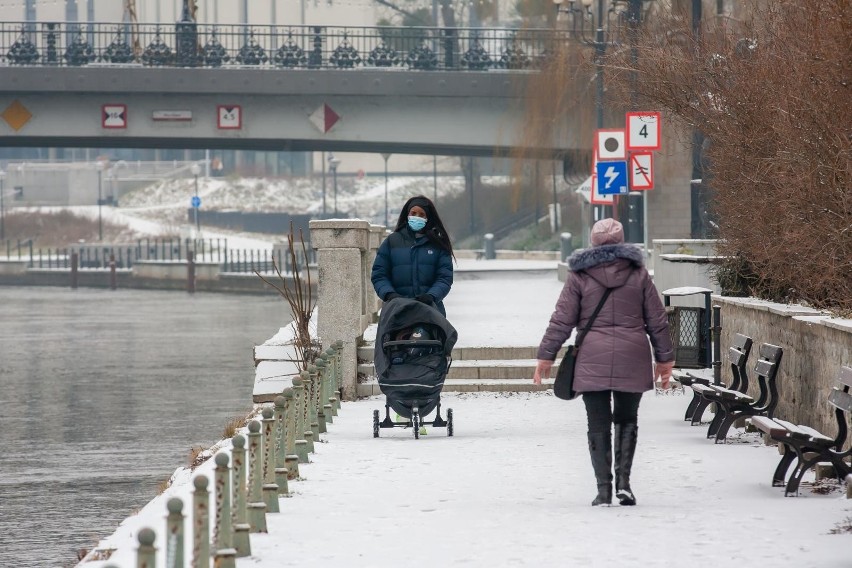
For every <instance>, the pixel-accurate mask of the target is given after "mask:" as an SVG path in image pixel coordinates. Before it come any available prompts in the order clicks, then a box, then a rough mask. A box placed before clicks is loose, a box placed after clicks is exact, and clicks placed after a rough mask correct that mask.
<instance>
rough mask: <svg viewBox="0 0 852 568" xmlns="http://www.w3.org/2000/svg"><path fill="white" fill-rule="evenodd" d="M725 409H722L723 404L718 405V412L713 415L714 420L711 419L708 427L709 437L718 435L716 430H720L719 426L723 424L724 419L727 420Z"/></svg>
mask: <svg viewBox="0 0 852 568" xmlns="http://www.w3.org/2000/svg"><path fill="white" fill-rule="evenodd" d="M725 416H726V414H725V411H724V410H722V407H721V405H719V404H717V405H716V414H714V415H713V420H711V421H710V426H709V427H708V428H707V437H708V438H712V437H713V436H715V435H716V432H718V431H719V426H721V425H722V421H723V420H725Z"/></svg>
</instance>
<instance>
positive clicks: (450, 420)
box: [447, 408, 453, 436]
mask: <svg viewBox="0 0 852 568" xmlns="http://www.w3.org/2000/svg"><path fill="white" fill-rule="evenodd" d="M452 435H453V409H452V408H448V409H447V436H452Z"/></svg>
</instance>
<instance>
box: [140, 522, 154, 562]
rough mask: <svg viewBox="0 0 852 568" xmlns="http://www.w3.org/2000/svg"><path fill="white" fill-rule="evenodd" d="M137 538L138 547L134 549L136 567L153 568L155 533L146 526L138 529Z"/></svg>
mask: <svg viewBox="0 0 852 568" xmlns="http://www.w3.org/2000/svg"><path fill="white" fill-rule="evenodd" d="M136 538H137V539H138V540H139V549H138V550H137V551H136V568H154V567H155V566H156V565H157V564H156V552H157V549H156V548H154V541H155V540H156V539H157V535H156V534H154V531H153V530H151V529H149V528H148V527H145V528H143V529H142V530H140V531H139V534H138V535H137V536H136Z"/></svg>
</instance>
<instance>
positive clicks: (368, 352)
mask: <svg viewBox="0 0 852 568" xmlns="http://www.w3.org/2000/svg"><path fill="white" fill-rule="evenodd" d="M373 350H374V347H373V345H372V344H368V345H363V346H361V347H359V348H358V360H359V361H362V362H372V361H373ZM452 355H453V364H454V365H455V364H456V363H457V362H459V361H494V360H517V359H533V360H535V358H536V356H537V355H538V346H534V347H456V348H454V349H453V353H452ZM560 356H561V352H560Z"/></svg>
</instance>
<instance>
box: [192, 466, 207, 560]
mask: <svg viewBox="0 0 852 568" xmlns="http://www.w3.org/2000/svg"><path fill="white" fill-rule="evenodd" d="M208 483H209V482H208V480H207V476H206V475H198V476H196V477H195V479H193V480H192V484H193V486H194V487H195V491H194V492H193V494H192V527H193V528H192V568H209V566H210V493H209V492H208V491H207V485H208Z"/></svg>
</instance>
